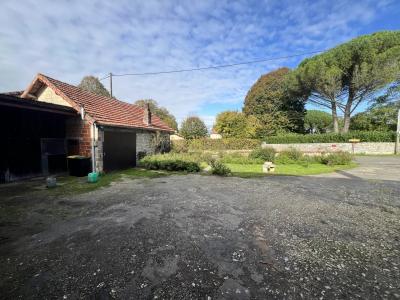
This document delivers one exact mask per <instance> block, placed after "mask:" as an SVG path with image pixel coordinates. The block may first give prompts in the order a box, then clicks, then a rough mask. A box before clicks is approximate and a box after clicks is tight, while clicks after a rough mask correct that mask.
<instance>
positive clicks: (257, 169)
mask: <svg viewBox="0 0 400 300" xmlns="http://www.w3.org/2000/svg"><path fill="white" fill-rule="evenodd" d="M226 165H227V166H228V167H229V168H230V169H231V171H232V174H233V176H239V177H259V176H265V175H266V174H265V173H263V172H262V165H254V164H226ZM355 166H357V164H356V163H351V164H350V165H340V166H328V165H323V164H318V163H310V164H304V165H301V164H285V165H276V167H275V172H274V173H270V174H271V175H274V174H275V175H296V176H302V175H315V174H321V173H330V172H335V171H338V170H345V169H351V168H354V167H355ZM270 174H268V175H270Z"/></svg>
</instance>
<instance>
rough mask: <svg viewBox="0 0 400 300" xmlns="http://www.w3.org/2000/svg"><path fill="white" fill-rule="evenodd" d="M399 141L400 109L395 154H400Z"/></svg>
mask: <svg viewBox="0 0 400 300" xmlns="http://www.w3.org/2000/svg"><path fill="white" fill-rule="evenodd" d="M399 140H400V109H399V111H398V112H397V130H396V146H395V148H394V153H395V154H400V149H399Z"/></svg>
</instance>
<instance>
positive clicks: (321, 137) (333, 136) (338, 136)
mask: <svg viewBox="0 0 400 300" xmlns="http://www.w3.org/2000/svg"><path fill="white" fill-rule="evenodd" d="M395 137H396V133H395V132H385V131H351V132H348V133H322V134H295V133H288V134H281V135H277V136H270V137H267V138H265V142H266V143H267V144H292V143H348V142H349V139H359V140H360V141H361V142H393V141H394V140H395Z"/></svg>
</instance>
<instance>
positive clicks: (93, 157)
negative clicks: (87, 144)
mask: <svg viewBox="0 0 400 300" xmlns="http://www.w3.org/2000/svg"><path fill="white" fill-rule="evenodd" d="M92 134H93V138H92V172H93V173H94V172H96V122H93V124H92Z"/></svg>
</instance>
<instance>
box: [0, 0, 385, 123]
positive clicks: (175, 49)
mask: <svg viewBox="0 0 400 300" xmlns="http://www.w3.org/2000/svg"><path fill="white" fill-rule="evenodd" d="M390 5H391V3H390V1H389V0H387V1H385V5H379V7H381V8H379V7H378V5H377V4H375V3H374V2H373V1H357V2H354V3H349V2H348V1H344V0H341V1H336V2H334V3H333V2H331V1H317V2H309V3H308V2H307V1H298V2H296V4H293V2H292V1H288V0H286V1H265V3H262V2H260V1H235V2H232V1H227V0H225V1H211V0H209V1H206V0H203V1H150V0H147V1H129V0H122V1H82V0H73V1H51V0H41V1H38V0H26V1H12V0H5V1H2V4H1V10H0V68H1V70H2V72H0V91H3V90H4V91H6V90H15V89H21V88H25V87H26V86H27V85H28V83H29V82H30V81H31V80H32V78H33V77H34V75H35V74H36V73H37V72H42V73H44V74H47V75H49V76H53V77H55V78H57V79H60V80H64V81H67V82H70V83H75V84H77V83H78V82H79V81H80V79H81V78H82V77H83V76H84V75H87V74H94V75H97V76H99V77H103V76H104V75H106V74H107V73H108V72H110V71H112V72H113V73H116V74H119V73H132V72H152V71H159V70H170V69H180V68H192V67H199V66H209V65H215V64H227V63H232V62H238V61H247V60H253V59H256V58H260V57H275V56H284V55H288V54H293V53H296V52H304V51H313V50H317V49H321V48H327V47H331V46H333V45H335V44H337V43H339V42H342V41H345V40H347V39H349V38H350V37H353V36H355V35H357V34H358V33H359V32H360V31H362V25H364V24H368V23H370V22H372V21H373V20H374V18H376V15H377V12H378V11H379V9H390ZM350 11H351V13H349V12H350ZM357 24H358V25H359V26H358V27H357ZM297 61H298V60H297V59H291V60H281V61H273V62H269V63H264V64H254V65H249V66H240V67H235V68H229V69H220V70H211V71H201V72H193V73H179V74H164V75H159V76H142V77H134V76H133V77H117V78H115V80H114V94H115V95H116V96H117V97H119V98H121V99H123V100H127V101H131V102H133V101H135V100H137V99H141V98H153V99H155V100H157V101H158V102H159V103H161V104H162V105H163V106H165V107H167V108H168V109H169V110H171V111H172V112H173V113H174V114H175V115H176V116H177V117H178V119H179V120H181V119H182V118H184V117H185V116H187V115H188V114H189V113H197V114H201V115H202V116H204V117H205V118H206V119H207V124H208V125H211V122H212V121H213V118H214V116H211V115H209V114H208V113H204V111H207V106H212V105H214V104H216V103H236V104H239V103H241V102H242V101H243V98H244V96H245V94H246V92H247V90H248V89H249V87H250V86H251V84H253V83H254V82H255V80H256V79H257V78H258V77H259V76H260V75H261V74H263V73H266V72H267V71H269V70H271V69H273V68H276V67H279V66H283V65H292V64H294V63H296V62H297ZM104 83H105V84H106V83H107V82H106V81H105V82H104Z"/></svg>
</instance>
